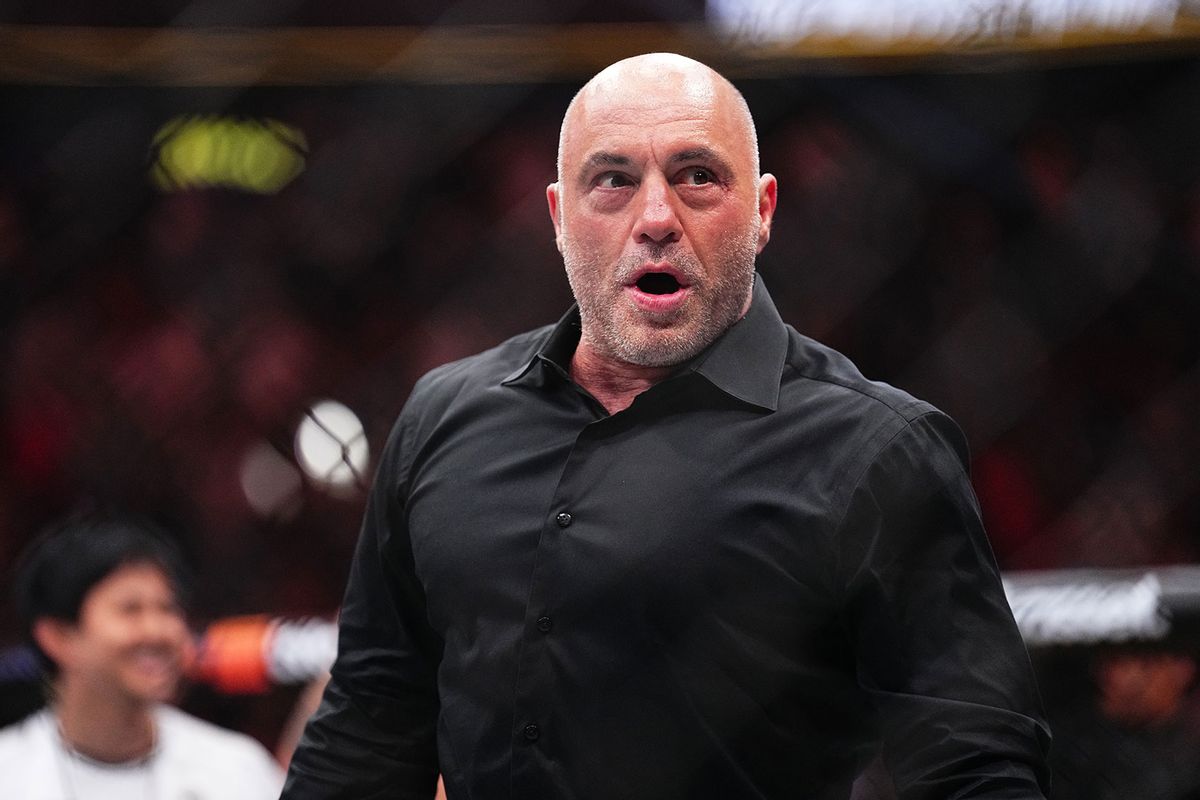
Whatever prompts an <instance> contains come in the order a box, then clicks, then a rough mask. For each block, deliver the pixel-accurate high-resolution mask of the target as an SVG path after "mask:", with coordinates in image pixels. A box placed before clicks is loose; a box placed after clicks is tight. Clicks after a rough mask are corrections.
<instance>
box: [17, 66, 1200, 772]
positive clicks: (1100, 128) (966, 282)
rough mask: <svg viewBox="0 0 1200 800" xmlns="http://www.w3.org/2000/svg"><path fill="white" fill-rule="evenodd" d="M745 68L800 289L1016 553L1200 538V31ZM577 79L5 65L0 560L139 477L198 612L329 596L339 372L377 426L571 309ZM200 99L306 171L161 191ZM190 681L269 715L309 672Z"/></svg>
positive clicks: (345, 530) (283, 606)
mask: <svg viewBox="0 0 1200 800" xmlns="http://www.w3.org/2000/svg"><path fill="white" fill-rule="evenodd" d="M739 84H740V85H741V86H742V88H743V89H744V91H745V93H746V95H747V98H748V100H749V102H750V105H751V108H752V110H753V111H754V112H755V115H756V118H757V121H758V125H759V133H760V139H761V150H762V163H763V168H764V169H765V170H767V171H771V172H773V173H774V174H776V175H777V177H778V178H779V182H780V202H779V211H778V214H777V217H776V221H775V233H774V236H773V237H772V240H771V244H770V246H769V247H768V248H767V250H766V251H765V254H764V256H763V258H762V261H761V263H760V270H761V272H762V273H763V275H764V277H765V279H766V281H767V284H768V286H769V288H770V290H771V292H772V294H773V296H774V298H775V300H776V302H777V304H778V306H779V307H780V310H781V312H782V313H783V316H784V318H785V319H786V320H788V321H789V322H791V323H793V324H794V325H795V326H796V327H797V328H799V329H800V330H801V331H802V332H804V333H807V334H809V335H811V336H813V337H815V338H818V339H820V340H822V341H825V342H826V343H828V344H831V345H833V346H834V347H837V348H838V349H841V350H842V351H843V352H846V353H847V354H848V355H850V356H851V357H852V358H853V359H855V360H856V361H857V362H858V363H859V365H860V366H861V367H862V368H863V371H864V372H865V373H866V374H867V375H868V376H869V377H872V378H877V379H881V380H885V381H887V382H889V383H893V384H896V385H899V386H901V387H903V388H905V389H908V390H910V391H912V392H913V393H914V394H917V395H919V396H922V397H924V398H926V399H928V400H930V401H932V402H934V403H935V404H937V405H938V406H940V407H941V408H943V409H944V410H946V411H947V412H949V413H950V414H951V415H952V416H954V417H955V418H956V419H957V420H958V421H959V423H960V424H961V425H962V426H963V428H964V429H965V431H966V433H967V436H968V439H969V440H970V442H971V446H972V448H973V457H974V458H973V478H974V481H975V486H976V489H977V492H978V494H979V497H980V501H981V505H982V508H983V512H984V516H985V520H986V522H987V525H988V530H989V534H990V536H991V537H992V542H993V546H994V549H995V551H996V554H997V557H998V559H999V561H1000V564H1001V567H1002V568H1004V569H1031V568H1064V567H1075V566H1140V565H1150V564H1165V563H1183V562H1194V561H1197V560H1200V537H1198V531H1200V467H1198V466H1197V465H1200V425H1198V424H1197V414H1196V409H1198V408H1200V103H1197V102H1195V100H1196V98H1197V97H1198V96H1200V95H1198V92H1200V64H1197V62H1196V61H1194V60H1178V59H1168V60H1145V61H1141V62H1134V63H1128V64H1116V65H1106V66H1090V67H1061V68H1056V69H1042V70H1024V71H1013V72H1008V73H993V74H961V73H960V74H937V73H927V74H921V75H903V76H901V75H897V76H886V77H878V76H875V77H871V76H855V75H836V76H835V75H824V76H818V77H789V78H778V79H762V78H759V79H756V80H753V81H746V82H739ZM573 88H574V87H572V86H567V85H549V86H538V87H530V86H491V87H466V86H447V87H429V86H425V87H420V86H368V87H350V88H341V89H321V90H317V89H267V88H259V89H253V90H243V91H237V92H231V91H227V90H204V89H166V88H157V89H153V88H140V89H135V88H119V87H110V88H104V89H90V90H79V89H70V88H44V87H43V88H30V87H4V88H0V113H2V114H3V116H4V119H5V120H6V122H7V123H8V124H6V125H4V126H3V128H2V129H0V447H2V448H3V452H4V453H5V457H4V458H3V459H2V460H0V569H3V570H5V571H7V569H8V568H9V567H10V565H11V564H12V561H13V559H14V557H15V555H16V553H17V552H18V551H19V550H20V548H21V547H22V546H23V545H24V544H25V543H26V542H27V541H28V540H29V539H30V538H31V537H32V536H33V535H34V534H35V533H36V532H37V531H38V529H39V528H40V527H41V526H43V525H45V524H46V523H47V522H49V521H50V520H52V519H55V518H58V517H60V516H61V515H63V514H64V513H67V512H70V511H73V510H78V509H80V508H85V507H87V506H116V507H120V508H123V509H127V510H130V511H134V512H138V513H142V514H146V515H148V516H150V517H152V518H154V519H156V520H158V521H159V522H160V523H162V524H163V525H165V526H166V527H168V528H170V529H171V530H173V531H176V532H178V535H179V536H180V538H181V543H182V545H183V547H184V549H185V551H187V553H188V555H189V556H190V557H191V560H192V562H193V563H194V564H195V566H196V569H197V573H198V578H199V580H198V581H197V586H198V597H197V602H196V607H197V609H198V611H199V618H200V620H204V619H215V618H218V617H222V616H226V615H231V614H242V613H251V612H267V613H271V614H279V615H289V616H300V615H309V614H321V615H332V614H333V613H334V611H335V610H336V608H337V604H338V601H339V597H340V593H341V590H342V587H343V584H344V579H345V571H346V568H347V566H348V562H349V556H350V552H351V550H352V548H353V544H354V540H355V536H356V533H357V525H358V517H359V514H360V513H361V507H362V500H363V494H362V492H361V490H358V491H350V492H347V491H330V490H329V488H328V487H326V486H324V485H322V484H321V483H320V482H319V481H313V480H310V479H308V478H306V477H303V476H302V474H301V472H300V471H299V470H298V468H297V466H296V463H295V456H294V452H293V437H294V434H295V430H296V427H297V425H298V424H299V422H300V421H301V419H302V418H303V415H304V412H305V410H306V409H307V408H308V407H310V406H311V405H312V404H313V403H314V402H316V401H317V400H320V399H322V398H332V399H336V400H338V401H339V402H342V403H344V404H346V405H347V406H348V407H350V408H351V409H353V410H354V412H355V413H356V414H357V415H358V416H359V417H360V418H361V419H362V421H363V423H364V426H365V428H366V432H367V439H368V441H369V444H370V447H371V450H372V453H373V454H374V453H377V452H378V451H379V449H380V448H381V447H382V445H383V442H384V439H385V438H386V436H387V432H388V429H389V427H390V425H391V422H392V421H393V419H394V417H395V415H396V414H397V413H398V411H399V409H400V407H401V405H402V404H403V402H404V400H405V397H406V395H407V393H408V391H409V389H410V388H411V386H412V384H413V382H414V381H415V380H416V378H417V377H419V376H420V374H422V373H423V372H424V371H425V370H427V369H429V368H431V367H433V366H435V365H437V364H439V363H442V362H445V361H447V360H451V359H454V358H457V357H460V356H464V355H467V354H469V353H472V352H475V351H478V350H480V349H482V348H485V347H487V346H490V345H492V344H494V343H497V342H499V341H501V340H502V339H504V338H506V337H507V336H509V335H512V334H515V333H517V332H519V331H521V330H524V329H527V328H530V327H533V326H536V325H539V324H543V323H547V322H551V321H553V320H554V319H556V318H557V317H558V316H559V315H560V314H561V313H562V311H563V310H565V308H566V306H567V304H568V303H569V300H570V298H569V291H568V287H567V285H566V281H565V279H564V276H563V274H562V269H561V262H560V260H559V258H558V255H557V253H556V251H555V248H554V243H553V237H552V231H551V227H550V222H549V219H548V216H547V212H546V209H545V186H546V184H547V183H549V182H551V181H552V180H553V179H554V159H555V149H556V145H557V134H558V123H559V120H560V118H561V113H562V110H563V109H564V108H565V105H566V103H567V101H568V100H569V99H570V96H571V93H572V91H573ZM180 113H222V114H230V115H234V116H241V117H253V118H274V119H279V120H282V121H284V122H286V123H287V124H288V125H290V126H295V127H296V128H298V129H300V130H301V131H303V132H304V134H305V136H306V138H307V143H308V152H307V154H306V164H305V169H304V171H303V172H302V173H301V174H300V175H299V176H298V177H297V178H296V179H295V180H294V181H293V182H292V183H291V184H289V185H288V186H286V187H285V188H283V189H282V190H281V191H280V192H278V193H277V194H274V195H258V194H250V193H245V192H239V191H237V190H235V189H229V188H217V189H190V190H179V191H161V190H159V189H157V188H155V187H154V186H153V185H152V184H151V183H150V181H149V179H148V174H149V169H150V164H151V163H152V161H153V159H154V152H153V149H152V147H151V141H152V139H153V136H154V133H155V131H156V130H157V129H158V128H159V126H161V125H162V124H163V123H164V122H165V121H166V120H167V119H168V118H170V117H171V116H172V115H175V114H180ZM0 622H2V623H3V624H4V626H5V627H4V628H3V629H2V630H0V634H5V635H7V636H6V641H5V642H4V643H11V642H12V641H13V635H14V632H13V631H12V625H11V616H10V615H9V612H8V610H7V609H6V610H5V613H4V615H3V616H0ZM1097 674H1099V673H1097ZM1105 674H1107V673H1105ZM1084 683H1085V684H1087V685H1088V686H1089V687H1092V688H1094V689H1096V690H1097V691H1098V690H1099V688H1100V685H1101V683H1102V681H1100V679H1099V678H1098V679H1097V680H1096V681H1092V682H1087V681H1084ZM1191 683H1194V681H1191V679H1190V678H1189V684H1188V686H1185V691H1190V684H1191ZM1049 699H1050V700H1054V699H1055V698H1053V697H1052V698H1049ZM196 702H198V703H199V702H205V703H208V704H209V708H210V711H212V713H213V714H214V715H216V716H221V715H224V716H225V718H226V720H227V721H230V722H231V723H233V724H235V725H236V726H238V727H241V728H243V729H248V730H251V731H252V732H255V733H256V734H258V735H260V736H268V735H270V734H269V733H268V732H269V731H270V729H271V726H272V725H275V724H277V723H278V722H279V720H280V719H282V716H283V714H284V713H286V708H287V707H288V703H290V698H288V700H287V702H280V703H277V704H274V705H270V704H266V705H263V704H260V705H259V706H251V707H249V710H247V707H246V706H239V707H237V708H236V709H235V708H234V706H233V705H231V704H229V703H228V702H227V701H225V700H223V699H221V698H216V697H212V696H209V697H205V698H202V700H197V701H196ZM1118 716H1119V715H1118ZM1193 741H1194V740H1193ZM1197 758H1198V759H1200V756H1198V757H1197Z"/></svg>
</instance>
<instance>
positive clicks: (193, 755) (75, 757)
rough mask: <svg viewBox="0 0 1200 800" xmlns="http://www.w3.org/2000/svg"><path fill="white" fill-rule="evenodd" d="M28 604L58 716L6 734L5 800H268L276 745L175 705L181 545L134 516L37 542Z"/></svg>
mask: <svg viewBox="0 0 1200 800" xmlns="http://www.w3.org/2000/svg"><path fill="white" fill-rule="evenodd" d="M15 587H16V605H17V609H18V612H19V613H20V615H21V621H22V624H23V625H24V627H25V631H26V633H27V636H28V638H29V640H30V642H31V643H32V644H33V646H34V648H35V650H36V652H37V654H38V656H39V659H40V660H41V663H42V666H43V670H44V675H45V678H46V682H47V686H48V688H49V700H50V703H49V706H48V707H47V708H45V709H43V710H41V711H39V712H37V713H35V714H33V715H32V716H29V717H27V718H26V719H24V720H22V721H20V722H18V723H16V724H14V725H11V726H9V727H8V728H6V729H4V730H3V731H0V776H2V778H0V780H2V782H3V786H4V792H3V796H4V798H5V800H64V798H65V800H140V799H141V798H154V799H155V800H266V799H267V798H270V797H274V796H276V795H277V794H278V792H279V787H280V785H281V783H282V772H281V770H280V768H279V766H278V765H277V764H276V762H275V761H274V760H273V759H272V758H271V756H270V754H269V753H268V752H267V751H266V749H265V748H264V747H262V745H260V744H259V743H258V742H256V741H255V740H253V739H251V738H250V737H248V736H245V735H243V734H239V733H234V732H232V731H227V730H224V729H222V728H218V727H217V726H215V725H212V724H209V723H207V722H204V721H202V720H199V719H196V718H195V717H192V716H190V715H188V714H185V713H184V712H182V711H180V710H179V709H176V708H174V707H172V706H170V705H167V703H169V702H170V701H171V700H172V699H173V698H174V697H175V696H176V694H177V692H178V690H179V685H180V681H181V680H182V677H183V673H184V668H185V665H186V664H187V663H188V661H189V660H190V658H191V656H192V651H193V644H192V638H191V636H192V635H191V632H190V630H189V628H188V626H187V622H186V618H185V616H184V611H183V606H182V596H183V592H184V572H183V568H182V565H181V561H180V558H179V556H178V553H177V552H176V550H175V548H174V547H173V546H172V545H171V544H170V543H169V542H168V541H167V540H166V539H165V538H163V536H162V535H160V534H159V533H158V532H156V531H154V530H152V529H150V528H149V527H147V526H145V525H142V524H140V523H136V522H133V521H131V520H121V519H115V518H99V517H97V518H94V519H86V520H85V519H76V520H72V521H70V522H67V523H66V524H64V525H63V526H61V527H60V528H57V529H55V530H53V531H50V532H47V533H46V534H44V535H43V536H42V537H41V538H40V539H38V540H37V541H35V542H34V544H33V545H31V547H30V549H29V550H28V551H27V552H26V553H25V555H24V556H23V558H22V561H21V563H20V566H19V568H18V575H17V579H16V582H15Z"/></svg>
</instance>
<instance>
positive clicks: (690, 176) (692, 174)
mask: <svg viewBox="0 0 1200 800" xmlns="http://www.w3.org/2000/svg"><path fill="white" fill-rule="evenodd" d="M715 180H716V178H715V177H713V174H712V173H711V172H709V171H708V170H706V169H703V168H702V167H692V168H690V169H685V170H684V171H683V182H684V183H687V184H690V185H692V186H703V185H704V184H706V183H713V182H714V181H715Z"/></svg>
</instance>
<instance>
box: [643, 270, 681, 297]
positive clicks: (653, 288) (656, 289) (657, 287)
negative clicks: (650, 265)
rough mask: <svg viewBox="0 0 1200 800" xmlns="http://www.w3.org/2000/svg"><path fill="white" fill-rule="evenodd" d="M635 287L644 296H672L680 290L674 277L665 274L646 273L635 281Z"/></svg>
mask: <svg viewBox="0 0 1200 800" xmlns="http://www.w3.org/2000/svg"><path fill="white" fill-rule="evenodd" d="M636 286H637V288H639V289H641V290H642V291H643V292H645V293H646V294H674V293H675V292H677V291H679V289H680V288H681V285H680V283H679V281H678V280H677V279H676V278H675V276H674V275H671V274H668V273H666V272H647V273H646V274H645V275H643V276H642V277H640V278H638V279H637V283H636Z"/></svg>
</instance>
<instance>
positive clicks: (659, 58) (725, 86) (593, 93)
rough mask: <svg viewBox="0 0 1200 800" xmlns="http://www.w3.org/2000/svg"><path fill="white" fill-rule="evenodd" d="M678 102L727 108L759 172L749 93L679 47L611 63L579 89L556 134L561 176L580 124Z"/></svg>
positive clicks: (708, 109)
mask: <svg viewBox="0 0 1200 800" xmlns="http://www.w3.org/2000/svg"><path fill="white" fill-rule="evenodd" d="M664 103H675V104H681V105H687V106H691V107H692V108H694V109H695V111H696V112H697V113H699V114H725V115H729V116H731V117H732V118H733V121H734V124H733V126H732V130H734V131H736V135H737V136H739V137H742V138H744V143H745V145H746V147H747V148H748V151H749V152H750V153H751V154H752V156H753V174H755V175H757V174H758V169H759V164H758V135H757V133H756V132H755V130H754V118H753V117H752V116H751V115H750V107H749V106H748V105H747V104H746V98H744V97H743V96H742V93H741V92H739V91H738V90H737V87H735V86H734V85H733V84H732V83H730V82H729V80H728V79H727V78H725V76H723V75H721V74H720V73H719V72H717V71H716V70H714V69H713V68H712V67H709V66H708V65H707V64H702V63H700V62H699V61H696V60H694V59H691V58H688V57H686V56H681V55H677V54H675V53H647V54H645V55H640V56H633V57H631V58H626V59H623V60H621V61H618V62H616V63H615V64H611V65H609V66H607V67H605V68H604V69H602V70H601V71H600V72H598V73H596V75H595V76H593V77H592V79H591V80H589V81H588V82H587V83H586V84H584V86H583V88H582V89H580V90H579V91H578V92H577V93H576V94H575V97H574V98H573V99H572V100H571V104H570V105H569V106H567V113H566V114H565V115H563V122H562V128H561V130H560V131H559V136H558V179H559V181H561V180H562V179H563V152H564V149H565V148H566V145H567V140H568V139H569V138H570V137H572V136H573V135H575V133H576V131H577V129H578V126H580V125H586V124H587V123H588V121H589V119H590V118H591V117H592V116H593V115H595V114H599V115H602V116H606V115H611V114H619V113H621V110H622V109H628V108H631V107H637V106H655V105H662V104H664Z"/></svg>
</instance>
